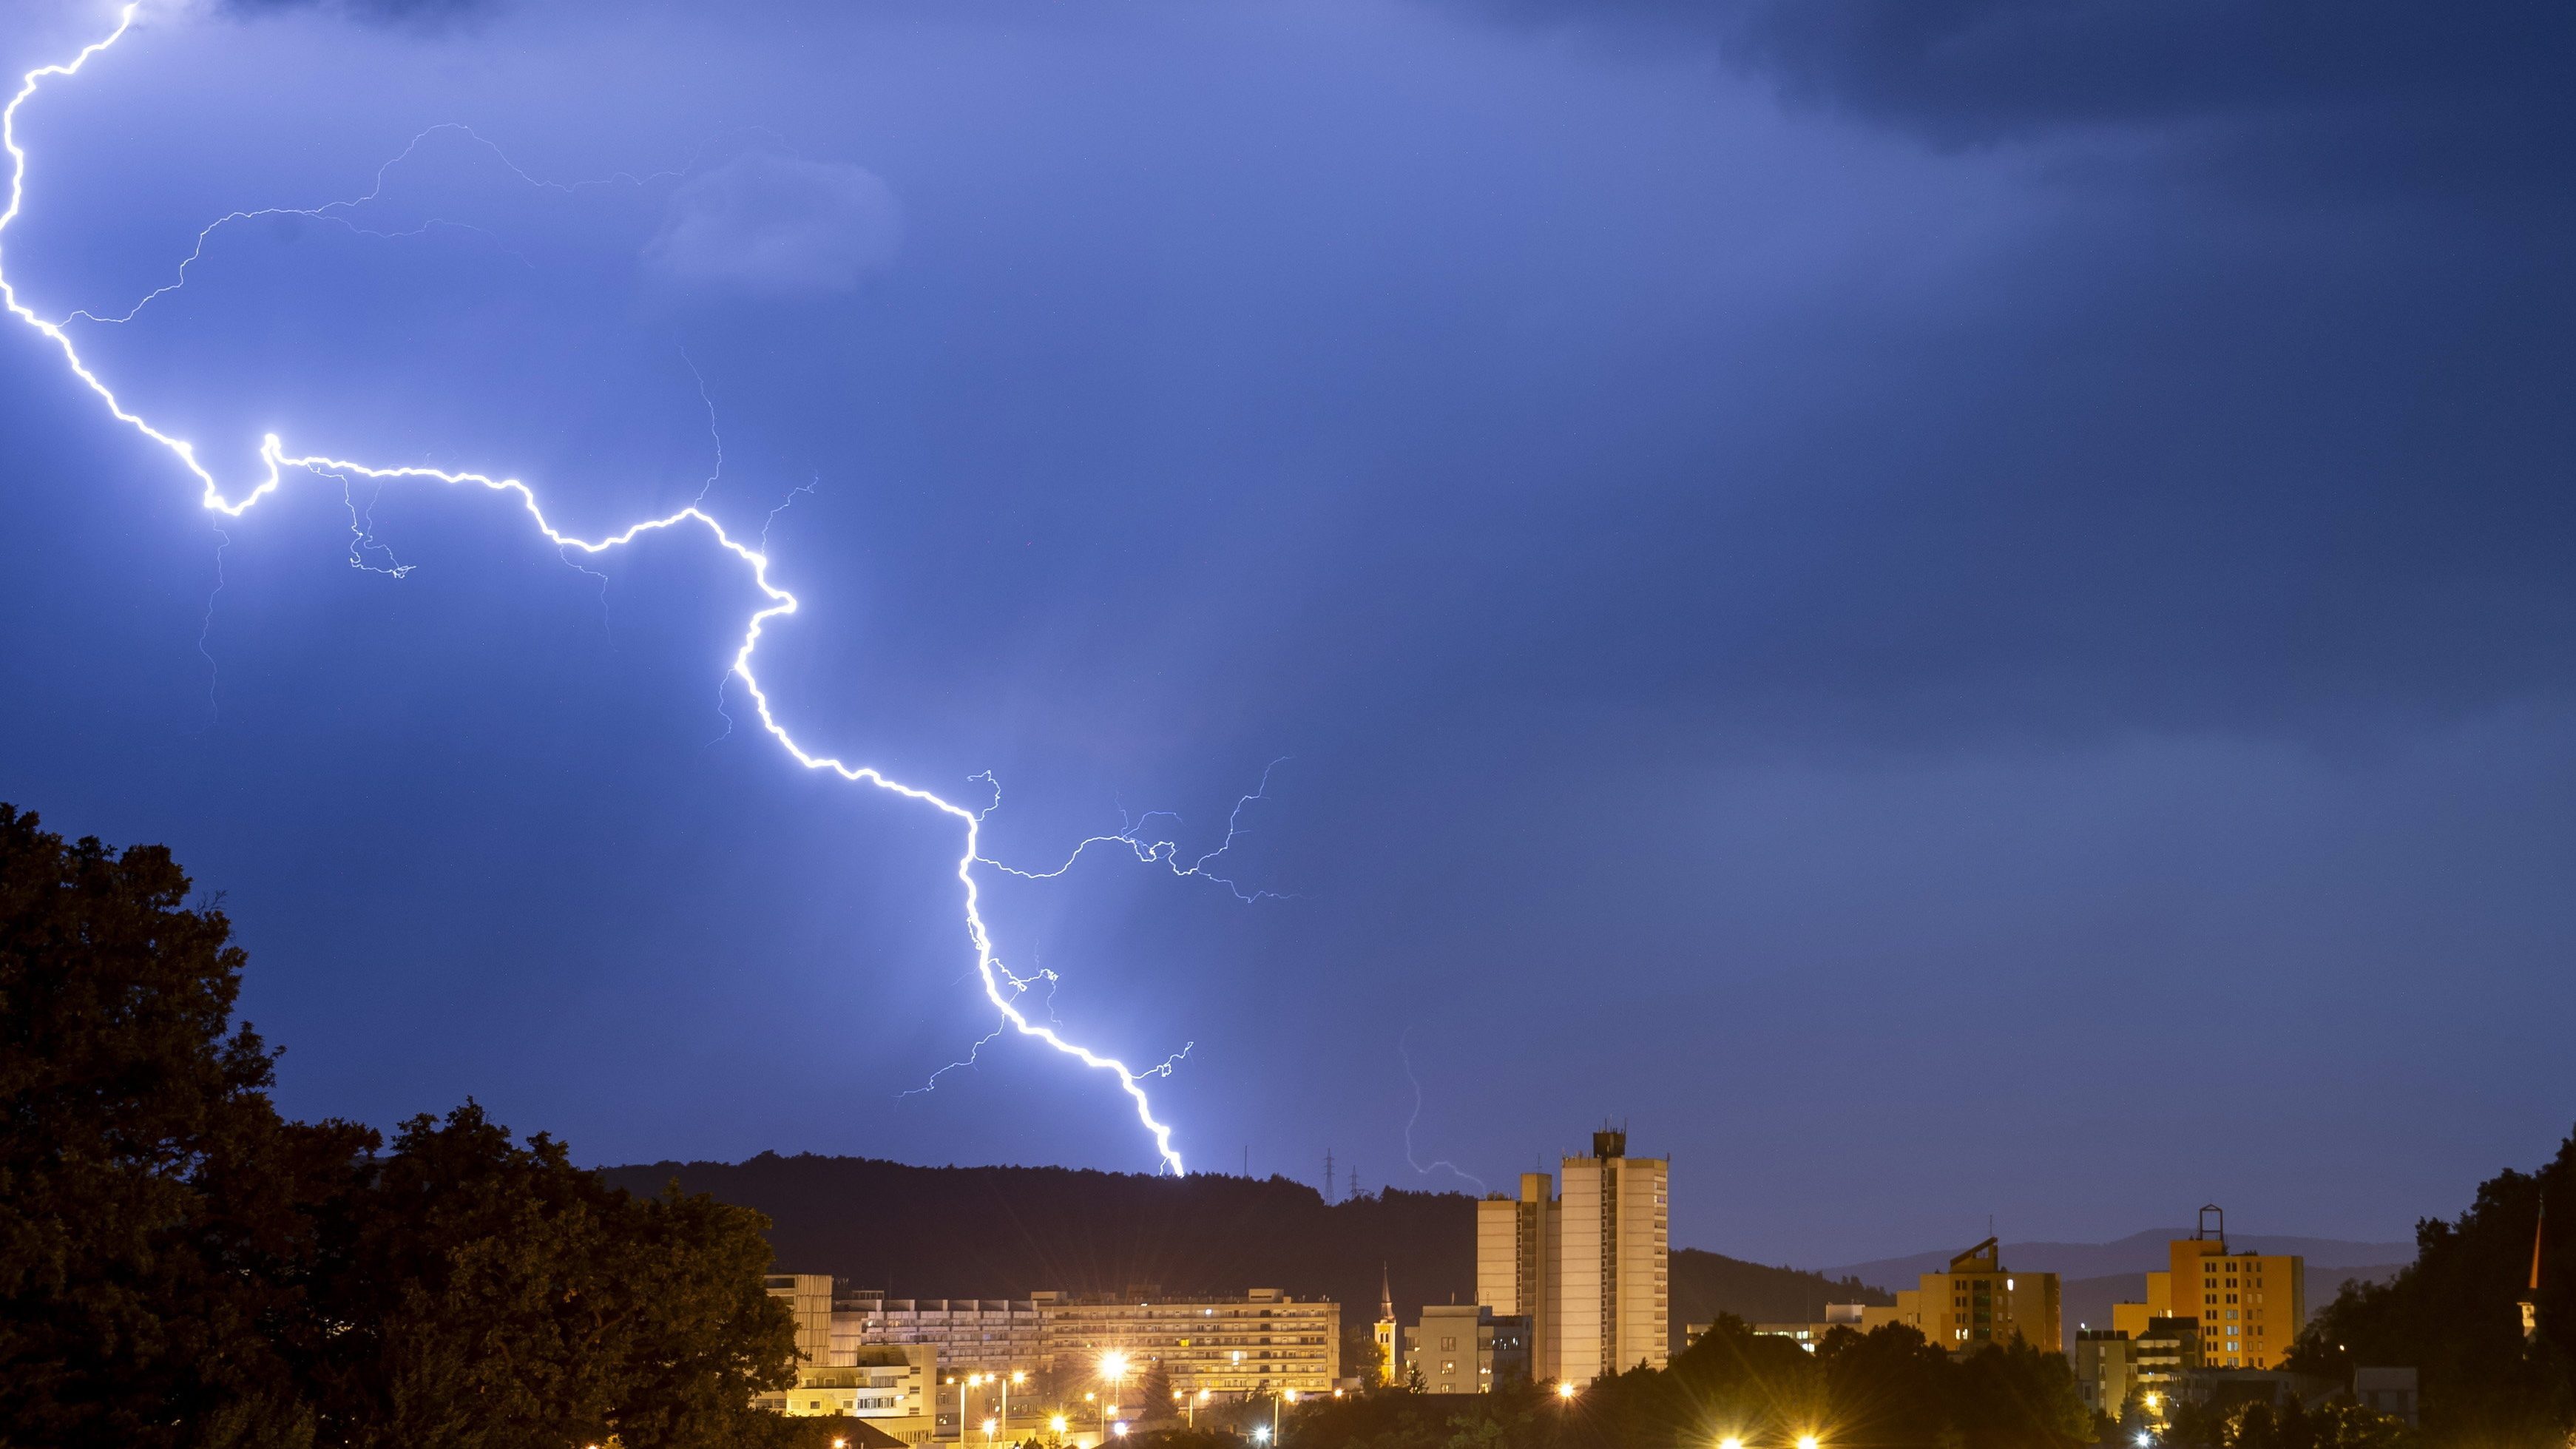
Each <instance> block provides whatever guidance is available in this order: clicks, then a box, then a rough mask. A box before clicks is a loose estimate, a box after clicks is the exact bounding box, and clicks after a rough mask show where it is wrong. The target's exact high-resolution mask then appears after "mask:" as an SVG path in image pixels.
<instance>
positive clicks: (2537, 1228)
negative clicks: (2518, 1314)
mask: <svg viewBox="0 0 2576 1449" xmlns="http://www.w3.org/2000/svg"><path fill="white" fill-rule="evenodd" d="M2548 1226H2549V1193H2548V1190H2547V1189H2545V1188H2544V1189H2542V1191H2541V1194H2540V1215H2539V1216H2538V1217H2537V1218H2535V1219H2533V1221H2532V1224H2531V1290H2530V1291H2529V1292H2527V1293H2525V1294H2523V1295H2522V1336H2523V1338H2524V1340H2525V1341H2529V1340H2530V1339H2531V1338H2532V1337H2533V1336H2534V1335H2536V1334H2538V1333H2539V1332H2540V1239H2541V1236H2542V1233H2543V1230H2545V1229H2546V1228H2547V1227H2548Z"/></svg>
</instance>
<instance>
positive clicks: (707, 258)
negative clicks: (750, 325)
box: [643, 151, 903, 297]
mask: <svg viewBox="0 0 2576 1449" xmlns="http://www.w3.org/2000/svg"><path fill="white" fill-rule="evenodd" d="M902 232H903V221H902V211H901V208H900V207H899V206H898V204H897V203H896V201H895V196H894V193H893V192H892V191H891V190H889V189H888V188H887V186H886V184H885V183H884V182H883V181H881V180H879V179H878V178H877V176H876V175H875V173H873V172H870V171H868V170H866V169H865V168H863V167H858V166H853V165H849V164H847V163H843V162H829V161H806V160H800V159H797V158H795V157H789V156H779V155H774V154H771V153H768V152H761V151H752V152H746V153H744V154H743V155H740V156H737V157H735V158H733V159H732V160H730V161H728V162H726V163H725V164H723V165H722V166H719V167H717V168H715V169H714V170H712V171H708V172H704V173H702V174H700V175H697V176H693V177H691V178H689V179H688V180H687V181H685V182H683V183H681V185H680V186H679V187H678V189H676V190H675V191H673V192H672V193H671V203H670V210H669V213H668V215H667V217H666V218H665V219H664V221H663V224H662V229H661V230H660V231H659V232H658V233H656V234H655V235H654V237H653V239H652V240H651V241H650V242H647V243H646V244H645V246H644V254H643V261H644V268H645V271H646V273H647V274H648V275H649V276H651V277H652V278H654V279H655V280H656V281H658V282H661V283H662V284H664V285H666V286H669V287H672V288H676V289H680V290H683V291H691V292H718V293H728V294H733V295H742V296H759V297H810V296H821V295H827V294H830V293H834V292H846V291H848V290H850V289H851V288H853V287H856V286H857V285H858V284H859V279H860V278H862V277H864V276H866V275H867V274H868V273H870V272H873V271H875V270H877V269H879V268H881V267H883V266H885V265H886V264H887V263H889V262H891V261H892V260H893V259H894V255H895V250H896V248H897V246H898V244H899V243H900V241H901V239H902Z"/></svg>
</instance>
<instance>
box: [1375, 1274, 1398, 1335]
mask: <svg viewBox="0 0 2576 1449" xmlns="http://www.w3.org/2000/svg"><path fill="white" fill-rule="evenodd" d="M1377 1321H1378V1322H1380V1323H1393V1322H1394V1321H1395V1289H1394V1288H1393V1287H1392V1286H1390V1285H1389V1283H1388V1281H1387V1276H1386V1265H1385V1264H1384V1263H1380V1264H1378V1265H1377Z"/></svg>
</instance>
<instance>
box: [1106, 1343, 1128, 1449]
mask: <svg viewBox="0 0 2576 1449" xmlns="http://www.w3.org/2000/svg"><path fill="white" fill-rule="evenodd" d="M1100 1376H1101V1377H1102V1378H1104V1379H1107V1380H1109V1381H1110V1384H1111V1385H1112V1389H1111V1391H1112V1392H1113V1393H1119V1394H1124V1393H1125V1392H1126V1391H1127V1355H1125V1354H1123V1353H1120V1352H1118V1351H1117V1350H1115V1349H1112V1350H1111V1351H1109V1352H1108V1353H1104V1354H1102V1355H1101V1356H1100ZM1117 1407H1118V1406H1117V1405H1115V1404H1113V1403H1110V1402H1109V1401H1108V1400H1106V1399H1104V1400H1102V1401H1101V1404H1100V1440H1101V1442H1102V1443H1104V1444H1105V1443H1107V1442H1109V1415H1110V1413H1111V1412H1112V1411H1113V1410H1115V1409H1116V1408H1117Z"/></svg>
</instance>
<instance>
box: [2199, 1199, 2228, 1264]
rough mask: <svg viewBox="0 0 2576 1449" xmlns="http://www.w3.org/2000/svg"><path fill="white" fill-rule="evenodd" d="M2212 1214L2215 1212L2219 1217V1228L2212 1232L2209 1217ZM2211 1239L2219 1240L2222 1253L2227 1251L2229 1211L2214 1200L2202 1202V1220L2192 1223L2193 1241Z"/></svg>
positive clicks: (2219, 1248) (2219, 1249)
mask: <svg viewBox="0 0 2576 1449" xmlns="http://www.w3.org/2000/svg"><path fill="white" fill-rule="evenodd" d="M2212 1214H2215V1215H2216V1216H2217V1218H2218V1229H2217V1231H2215V1232H2212V1231H2211V1230H2210V1226H2209V1219H2210V1217H2211V1215H2212ZM2210 1239H2215V1240H2216V1241H2217V1243H2218V1251H2220V1252H2222V1253H2224V1252H2226V1251H2227V1213H2226V1212H2225V1210H2223V1209H2221V1208H2220V1207H2219V1205H2218V1204H2216V1203H2214V1202H2211V1203H2202V1204H2201V1205H2200V1221H2199V1222H2197V1223H2194V1224H2192V1229H2191V1240H2192V1241H2193V1242H2195V1243H2197V1242H2202V1241H2205V1240H2210Z"/></svg>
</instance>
